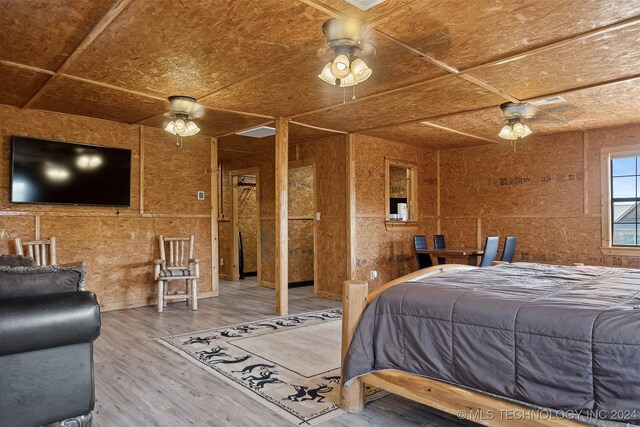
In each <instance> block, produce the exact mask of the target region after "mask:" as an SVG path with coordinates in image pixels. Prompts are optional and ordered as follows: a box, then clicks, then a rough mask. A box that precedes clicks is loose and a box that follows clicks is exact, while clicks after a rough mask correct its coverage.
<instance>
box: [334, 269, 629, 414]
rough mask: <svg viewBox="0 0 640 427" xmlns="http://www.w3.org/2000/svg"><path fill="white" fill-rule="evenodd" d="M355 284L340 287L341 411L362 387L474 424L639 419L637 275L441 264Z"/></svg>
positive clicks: (358, 399)
mask: <svg viewBox="0 0 640 427" xmlns="http://www.w3.org/2000/svg"><path fill="white" fill-rule="evenodd" d="M367 291H368V289H367V284H366V282H357V281H349V282H346V283H345V288H344V295H343V307H344V314H343V343H342V353H343V377H342V378H343V384H344V387H343V389H342V402H341V405H342V407H343V409H344V410H346V411H348V412H357V411H360V410H362V408H363V403H362V402H363V400H362V384H363V383H367V384H371V385H373V386H377V387H380V388H382V389H385V390H388V391H390V392H392V393H395V394H399V395H402V396H404V397H407V398H410V399H413V400H416V401H419V402H421V403H424V404H426V405H429V406H432V407H435V408H437V409H440V410H443V411H445V412H449V413H452V414H455V415H458V416H460V417H461V418H467V419H472V420H473V421H475V422H478V423H480V424H484V425H495V426H500V425H510V424H512V423H513V421H514V420H516V421H520V425H527V424H529V425H555V426H557V425H566V426H575V425H581V424H582V423H581V422H580V421H577V420H574V419H572V418H576V416H577V415H581V416H585V415H586V416H587V417H590V418H592V419H595V418H597V419H604V420H610V421H611V422H617V421H623V422H634V423H635V422H637V421H638V420H639V419H640V270H635V269H620V268H607V267H591V266H586V267H585V266H582V267H575V266H574V267H569V266H555V265H543V264H532V263H515V264H505V265H498V266H494V267H490V268H475V267H471V266H463V265H444V266H436V267H431V268H428V269H424V270H420V271H417V272H415V273H412V274H410V275H407V276H403V277H401V278H399V279H396V280H394V281H392V282H389V283H387V284H386V285H384V286H382V287H381V288H379V289H376V290H374V291H373V292H372V293H371V294H368V292H367ZM532 408H534V409H532ZM545 408H553V409H559V410H563V411H565V412H563V413H557V412H549V411H547V410H546V409H545ZM581 419H584V418H581Z"/></svg>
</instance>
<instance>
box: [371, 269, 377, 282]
mask: <svg viewBox="0 0 640 427" xmlns="http://www.w3.org/2000/svg"><path fill="white" fill-rule="evenodd" d="M377 278H378V272H377V271H375V270H371V271H370V272H369V280H376V279H377Z"/></svg>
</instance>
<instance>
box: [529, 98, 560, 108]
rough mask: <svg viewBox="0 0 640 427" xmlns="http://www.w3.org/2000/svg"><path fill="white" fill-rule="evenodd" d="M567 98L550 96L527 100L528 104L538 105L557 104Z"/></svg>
mask: <svg viewBox="0 0 640 427" xmlns="http://www.w3.org/2000/svg"><path fill="white" fill-rule="evenodd" d="M566 101H567V100H566V99H564V98H563V97H561V96H550V97H549V98H542V99H536V100H534V101H529V104H531V105H535V106H536V107H539V106H541V105H549V104H558V103H560V102H566Z"/></svg>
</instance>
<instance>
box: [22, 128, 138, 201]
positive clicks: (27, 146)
mask: <svg viewBox="0 0 640 427" xmlns="http://www.w3.org/2000/svg"><path fill="white" fill-rule="evenodd" d="M12 154H13V155H12V175H11V202H12V203H38V204H40V203H42V204H64V205H97V206H129V204H130V188H131V150H127V149H122V148H111V147H99V146H96V145H86V144H75V143H69V142H61V141H49V140H45V139H37V138H28V137H24V136H14V137H13V153H12Z"/></svg>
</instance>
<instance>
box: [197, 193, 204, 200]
mask: <svg viewBox="0 0 640 427" xmlns="http://www.w3.org/2000/svg"><path fill="white" fill-rule="evenodd" d="M198 200H204V191H198Z"/></svg>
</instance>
